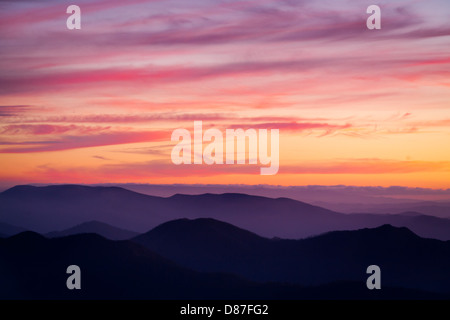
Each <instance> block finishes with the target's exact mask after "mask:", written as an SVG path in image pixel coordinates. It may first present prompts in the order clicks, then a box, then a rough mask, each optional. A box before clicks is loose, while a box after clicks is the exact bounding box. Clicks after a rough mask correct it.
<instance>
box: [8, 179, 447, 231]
mask: <svg viewBox="0 0 450 320" xmlns="http://www.w3.org/2000/svg"><path fill="white" fill-rule="evenodd" d="M180 218H189V219H195V218H214V219H218V220H221V221H225V222H228V223H231V224H233V225H235V226H238V227H240V228H243V229H246V230H249V231H252V232H254V233H256V234H258V235H261V236H264V237H269V238H272V237H280V238H290V239H300V238H305V237H309V236H314V235H318V234H322V233H324V232H329V231H335V230H356V229H361V228H373V227H378V226H381V225H384V224H391V225H393V226H397V227H407V228H408V229H410V230H412V231H413V232H415V233H416V234H418V235H419V236H422V237H427V238H435V239H441V240H449V239H450V219H446V218H437V217H433V216H427V215H422V214H420V213H414V214H411V213H407V214H395V215H388V214H342V213H338V212H334V211H331V210H327V209H324V208H321V207H317V206H313V205H310V204H307V203H304V202H300V201H296V200H292V199H287V198H278V199H272V198H265V197H260V196H249V195H245V194H233V193H227V194H203V195H174V196H172V197H168V198H163V197H155V196H149V195H144V194H140V193H136V192H132V191H129V190H126V189H123V188H118V187H88V186H79V185H58V186H47V187H33V186H17V187H13V188H11V189H9V190H6V191H4V192H2V193H0V223H6V224H8V225H10V226H16V228H17V229H16V230H15V231H12V229H11V228H10V229H9V231H8V232H6V233H5V232H3V231H2V230H0V233H1V234H5V235H11V234H15V233H17V232H20V231H21V230H23V229H26V230H33V231H36V232H39V233H42V234H46V233H49V232H55V231H58V230H66V229H69V228H72V227H74V226H76V225H80V224H83V223H86V222H90V221H98V222H102V223H106V224H109V225H110V226H112V227H116V228H120V229H124V230H130V231H132V232H139V233H143V232H146V231H148V230H150V229H152V228H154V227H156V226H158V225H160V224H161V223H164V222H167V221H170V220H175V219H180ZM77 233H78V232H77ZM105 236H106V235H105ZM119 238H120V239H124V238H126V236H124V237H119ZM119 238H114V237H113V239H119Z"/></svg>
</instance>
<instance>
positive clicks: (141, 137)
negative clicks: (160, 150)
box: [0, 131, 170, 153]
mask: <svg viewBox="0 0 450 320" xmlns="http://www.w3.org/2000/svg"><path fill="white" fill-rule="evenodd" d="M167 139H170V133H169V132H166V131H141V132H108V133H98V134H91V135H84V136H69V135H68V136H62V137H60V138H59V139H57V140H52V141H42V142H39V141H28V142H27V141H24V142H16V143H6V144H7V145H13V147H8V148H3V149H0V153H32V152H51V151H61V150H70V149H78V148H89V147H100V146H109V145H120V144H127V143H137V142H155V141H166V140H167ZM0 144H5V143H0Z"/></svg>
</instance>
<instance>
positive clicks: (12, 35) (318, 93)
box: [0, 0, 450, 188]
mask: <svg viewBox="0 0 450 320" xmlns="http://www.w3.org/2000/svg"><path fill="white" fill-rule="evenodd" d="M70 4H74V3H72V2H68V1H56V0H48V1H43V2H40V3H33V2H28V1H14V2H2V3H1V8H2V9H1V10H0V47H1V50H0V58H1V59H0V163H1V164H2V166H1V167H0V184H2V185H11V186H12V185H14V184H23V183H89V184H92V183H111V182H116V183H125V182H136V183H153V184H173V183H184V184H193V183H200V184H208V183H214V184H217V183H219V184H240V183H242V184H268V185H285V186H287V185H311V184H314V185H356V186H367V185H372V186H385V187H388V186H392V185H399V186H400V185H401V186H407V187H427V188H450V148H449V147H448V146H449V145H450V144H449V142H450V80H449V79H450V50H449V40H450V38H449V37H450V23H449V22H448V17H449V16H450V5H449V3H448V1H442V0H432V1H414V2H412V3H411V2H410V1H376V4H377V5H379V6H380V7H381V10H382V29H381V30H367V28H366V19H367V17H368V15H367V13H366V8H367V7H368V6H369V5H371V4H375V3H373V1H361V2H358V3H357V4H356V3H355V2H354V1H353V2H352V1H332V2H329V1H320V2H317V1H315V2H308V1H304V0H299V1H266V0H264V1H213V0H202V1H198V2H197V1H196V3H195V4H193V3H190V4H189V3H186V2H185V1H184V2H183V1H159V0H152V1H143V0H133V1H127V2H122V1H116V0H113V1H104V0H96V1H86V0H85V1H78V2H77V3H76V4H77V5H79V6H80V7H81V13H82V29H81V30H67V28H66V25H65V22H66V19H67V17H68V16H69V15H68V14H66V12H65V11H66V8H67V6H69V5H70ZM195 120H199V121H203V125H204V126H205V127H209V128H212V127H214V128H218V129H220V130H223V129H225V128H243V129H247V128H267V129H279V130H280V156H279V158H280V167H279V171H278V174H276V175H274V176H261V175H259V174H258V170H259V167H260V166H252V165H244V166H242V165H233V166H216V165H213V166H207V165H182V166H176V165H174V164H173V163H172V162H171V156H170V153H171V150H172V147H173V146H174V145H175V143H174V142H171V133H172V132H173V130H175V129H178V128H185V129H187V130H190V131H193V123H194V121H195Z"/></svg>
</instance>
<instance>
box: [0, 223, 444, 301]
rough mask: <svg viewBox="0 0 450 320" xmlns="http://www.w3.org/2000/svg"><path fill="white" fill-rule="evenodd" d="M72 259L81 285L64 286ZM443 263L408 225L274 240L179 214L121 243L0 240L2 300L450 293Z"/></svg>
mask: <svg viewBox="0 0 450 320" xmlns="http://www.w3.org/2000/svg"><path fill="white" fill-rule="evenodd" d="M73 264H75V265H77V266H79V267H80V269H81V290H68V289H67V287H66V280H67V278H68V276H69V275H68V274H66V268H67V267H68V266H69V265H73ZM371 264H377V265H379V266H380V268H381V286H382V287H381V290H369V289H367V287H366V279H367V277H368V275H367V274H366V268H367V266H368V265H371ZM449 268H450V242H448V241H446V242H444V241H440V240H433V239H423V238H420V237H418V236H416V235H415V234H413V233H412V232H410V231H409V230H407V229H405V228H395V227H392V226H381V227H379V228H375V229H363V230H357V231H336V232H331V233H328V234H324V235H321V236H317V237H313V238H309V239H304V240H277V239H267V238H262V237H260V236H257V235H255V234H253V233H251V232H249V231H246V230H242V229H239V228H237V227H235V226H232V225H230V224H228V223H224V222H220V221H216V220H213V219H198V220H193V221H191V220H185V219H183V220H177V221H172V222H168V223H165V224H163V225H161V226H158V227H157V228H155V229H153V230H151V231H149V232H147V233H145V234H143V235H140V236H138V237H136V238H134V239H132V240H124V241H112V240H107V239H105V238H103V237H101V236H98V235H95V234H79V235H73V236H68V237H61V238H52V239H48V238H45V237H43V236H41V235H39V234H37V233H34V232H24V233H20V234H18V235H15V236H12V237H9V238H7V239H0V270H1V272H0V283H2V286H0V298H1V299H222V298H226V299H428V298H429V299H449V298H450V278H449V277H448V270H449Z"/></svg>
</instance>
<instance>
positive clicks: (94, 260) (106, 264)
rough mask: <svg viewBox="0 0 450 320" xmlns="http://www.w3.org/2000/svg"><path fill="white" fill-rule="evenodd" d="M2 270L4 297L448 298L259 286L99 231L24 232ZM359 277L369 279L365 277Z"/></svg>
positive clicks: (2, 242)
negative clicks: (71, 283)
mask: <svg viewBox="0 0 450 320" xmlns="http://www.w3.org/2000/svg"><path fill="white" fill-rule="evenodd" d="M218 231H220V230H218ZM228 232H231V233H233V232H234V231H232V230H228V231H226V232H225V233H226V234H227V233H228ZM237 232H239V233H241V231H237ZM244 234H245V232H244ZM247 235H248V233H247ZM72 264H76V265H78V266H79V267H80V269H81V290H68V289H67V288H66V280H67V278H68V276H69V275H68V274H66V272H65V271H66V269H67V267H68V266H69V265H72ZM262 267H263V266H260V268H262ZM329 267H331V266H329ZM0 270H1V272H0V283H1V284H2V285H1V286H0V299H102V300H103V299H445V298H448V297H449V296H448V295H442V294H438V293H432V292H425V291H420V290H413V289H405V288H391V287H389V286H385V287H383V289H382V290H368V289H367V288H365V281H338V282H335V283H329V284H325V285H322V286H317V287H302V286H297V285H287V284H276V283H266V284H264V283H255V282H251V281H248V280H245V279H243V278H239V277H236V276H233V275H227V274H223V273H199V272H195V271H190V270H188V269H186V268H184V267H181V266H179V265H177V264H175V263H173V262H171V261H169V260H167V259H165V258H163V257H161V256H160V255H158V254H155V253H153V252H151V251H150V250H148V249H146V248H144V247H142V246H140V245H138V244H135V243H133V242H130V241H111V240H107V239H105V238H102V237H101V236H98V235H95V234H80V235H74V236H69V237H63V238H54V239H47V238H45V237H43V236H41V235H39V234H36V233H34V232H24V233H21V234H18V235H15V236H12V237H10V238H8V239H0ZM361 278H364V276H363V275H361ZM168 312H170V310H169V311H168Z"/></svg>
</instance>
